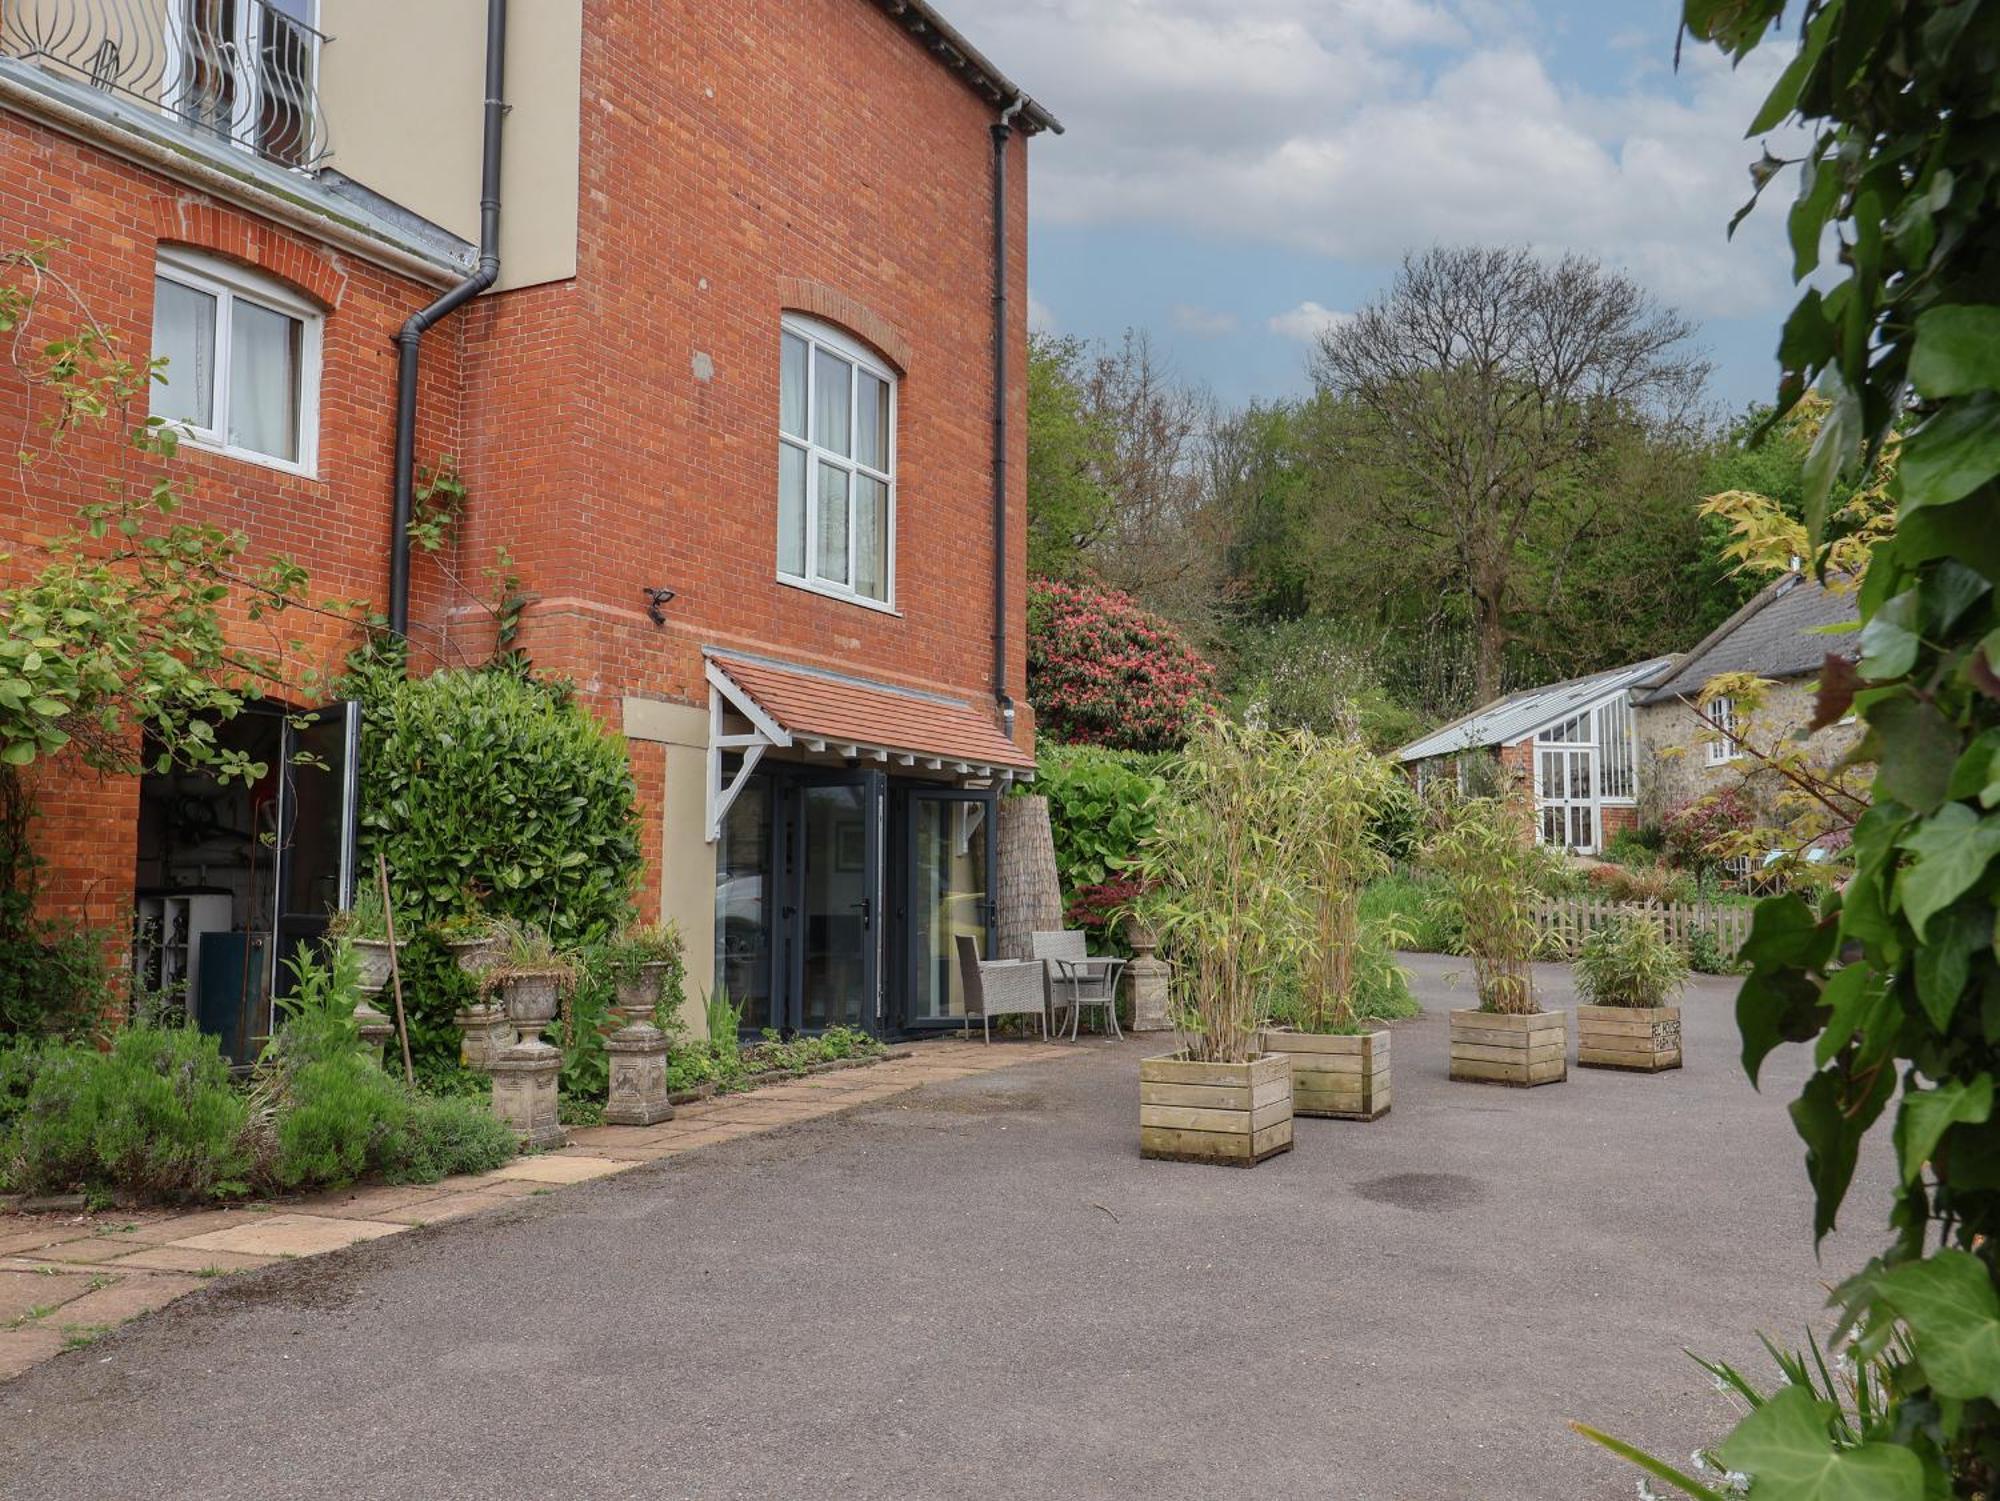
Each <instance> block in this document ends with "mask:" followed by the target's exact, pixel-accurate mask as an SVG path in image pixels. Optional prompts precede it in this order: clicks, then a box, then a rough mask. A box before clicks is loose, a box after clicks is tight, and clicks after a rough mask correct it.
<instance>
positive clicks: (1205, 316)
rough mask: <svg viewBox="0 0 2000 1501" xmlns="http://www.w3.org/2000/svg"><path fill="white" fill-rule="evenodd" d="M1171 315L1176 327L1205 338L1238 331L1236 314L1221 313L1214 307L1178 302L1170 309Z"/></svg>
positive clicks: (1216, 337) (1214, 337) (1218, 336)
mask: <svg viewBox="0 0 2000 1501" xmlns="http://www.w3.org/2000/svg"><path fill="white" fill-rule="evenodd" d="M1168 316H1169V317H1171V318H1172V320H1173V325H1174V327H1175V328H1177V329H1179V330H1181V332H1183V333H1189V334H1194V335H1196V336H1197V337H1199V338H1203V339H1219V338H1221V337H1222V336H1223V335H1224V334H1233V333H1235V332H1236V315H1235V314H1234V313H1219V312H1217V311H1215V310H1214V309H1213V308H1205V307H1194V306H1192V305H1190V304H1188V303H1185V302H1177V303H1175V304H1174V305H1173V307H1172V309H1170V310H1169V314H1168Z"/></svg>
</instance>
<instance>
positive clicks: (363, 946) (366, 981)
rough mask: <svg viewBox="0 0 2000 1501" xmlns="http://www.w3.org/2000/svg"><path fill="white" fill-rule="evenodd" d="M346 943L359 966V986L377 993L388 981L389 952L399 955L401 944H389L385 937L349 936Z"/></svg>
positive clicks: (370, 992) (373, 993)
mask: <svg viewBox="0 0 2000 1501" xmlns="http://www.w3.org/2000/svg"><path fill="white" fill-rule="evenodd" d="M347 943H348V946H349V947H350V948H352V949H353V950H354V957H355V959H356V961H357V962H358V963H359V965H360V968H361V988H362V989H363V990H365V991H367V992H368V994H370V995H375V994H378V993H379V992H380V991H381V990H382V989H383V988H384V987H385V986H387V985H388V983H389V968H390V957H389V956H390V954H391V953H392V952H393V953H394V954H396V955H397V956H398V957H401V954H402V949H403V945H402V944H401V943H400V942H398V943H396V944H394V945H391V944H390V942H389V941H388V940H387V939H386V938H350V939H348V940H347Z"/></svg>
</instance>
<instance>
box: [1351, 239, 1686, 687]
mask: <svg viewBox="0 0 2000 1501" xmlns="http://www.w3.org/2000/svg"><path fill="white" fill-rule="evenodd" d="M1690 333H1691V326H1690V325H1689V324H1688V323H1687V321H1686V320H1685V319H1683V318H1682V317H1680V315H1678V314H1677V313H1674V312H1671V311H1668V310H1665V309H1662V308H1660V307H1658V306H1656V305H1655V304H1654V303H1653V301H1652V300H1651V299H1650V298H1649V297H1648V296H1647V295H1646V294H1645V293H1644V292H1643V291H1641V290H1640V289H1639V287H1638V286H1637V285H1636V284H1635V283H1634V282H1632V281H1631V280H1629V279H1628V278H1626V277H1624V276H1621V275H1619V274H1617V273H1615V272H1611V271H1608V270H1606V269H1605V268H1604V267H1602V266H1601V265H1599V264H1598V263H1597V262H1595V261H1592V260H1589V259H1587V258H1585V257H1582V256H1574V255H1572V256H1566V257H1564V258H1563V259H1562V260H1561V261H1559V262H1557V263H1555V264H1553V265H1549V264H1545V263H1543V262H1542V261H1540V260H1538V259H1536V258H1535V257H1534V256H1533V255H1532V254H1530V253H1529V252H1527V251H1525V250H1494V249H1482V248H1455V249H1452V248H1437V249H1433V250H1429V251H1426V252H1424V253H1422V254H1420V255H1411V256H1407V257H1405V259H1404V261H1403V265H1402V269H1401V271H1400V273H1399V274H1398V275H1397V277H1396V280H1395V283H1394V285H1393V286H1392V287H1391V288H1390V290H1389V292H1388V293H1387V294H1386V295H1385V296H1384V297H1383V298H1381V299H1380V300H1379V301H1377V302H1375V303H1373V304H1371V305H1370V306H1368V307H1365V308H1363V309H1362V310H1361V311H1360V312H1359V313H1358V314H1356V315H1355V317H1354V318H1352V319H1350V320H1348V321H1347V322H1345V323H1342V324H1340V325H1338V326H1336V327H1334V328H1331V329H1329V330H1328V331H1327V332H1326V333H1325V334H1323V335H1322V336H1321V339H1320V343H1319V346H1318V349H1317V351H1316V353H1315V356H1314V360H1313V371H1314V376H1315V379H1316V381H1317V383H1318V385H1319V387H1320V389H1321V391H1322V392H1323V393H1325V394H1327V395H1328V396H1330V397H1332V398H1334V399H1336V400H1337V401H1338V402H1339V403H1340V404H1341V408H1342V410H1343V411H1344V412H1345V413H1346V414H1347V416H1348V418H1349V419H1350V420H1349V421H1347V422H1346V423H1345V424H1344V433H1343V438H1344V442H1345V443H1346V445H1347V446H1348V447H1349V449H1350V450H1351V451H1352V452H1353V453H1354V454H1355V455H1356V456H1357V457H1358V458H1359V460H1360V461H1361V463H1362V464H1363V466H1364V467H1365V468H1366V470H1367V471H1368V476H1369V480H1370V483H1369V485H1368V486H1367V488H1366V490H1365V491H1364V492H1363V494H1362V496H1361V497H1360V499H1361V500H1362V501H1363V503H1364V504H1366V505H1367V506H1369V507H1370V508H1371V509H1372V510H1373V511H1374V513H1375V515H1376V516H1377V518H1378V519H1379V521H1380V523H1381V525H1382V526H1383V528H1384V530H1385V531H1386V532H1388V533H1390V534H1392V535H1394V536H1396V537H1398V539H1399V540H1400V543H1401V545H1402V546H1404V547H1407V548H1409V549H1411V550H1412V551H1413V552H1420V553H1423V554H1426V555H1429V556H1430V557H1431V558H1433V559H1435V560H1436V561H1437V564H1438V565H1439V566H1440V571H1441V572H1442V573H1443V574H1444V575H1445V576H1446V577H1447V578H1448V580H1449V584H1450V588H1451V590H1452V591H1453V592H1454V593H1456V594H1458V595H1459V596H1461V597H1462V598H1463V600H1464V601H1465V604H1466V607H1467V610H1468V612H1469V615H1470V619H1471V628H1472V635H1473V645H1474V672H1473V686H1474V693H1475V696H1476V697H1477V698H1478V699H1480V700H1485V699H1490V698H1494V697H1496V696H1498V695H1499V693H1500V692H1501V690H1502V687H1503V676H1504V671H1505V663H1506V652H1507V646H1508V643H1509V641H1510V640H1512V639H1514V638H1515V637H1516V635H1517V634H1518V633H1519V630H1520V624H1519V621H1520V617H1521V615H1522V614H1523V612H1524V611H1529V610H1532V609H1534V608H1535V606H1536V603H1537V602H1536V601H1535V600H1533V599H1531V598H1529V597H1527V591H1526V590H1525V589H1524V588H1523V587H1522V585H1523V578H1522V575H1523V571H1524V570H1523V559H1524V556H1525V555H1526V554H1527V553H1528V552H1529V550H1530V548H1531V544H1532V542H1533V540H1534V538H1535V536H1536V534H1537V533H1538V532H1539V533H1541V534H1543V535H1542V549H1543V550H1544V551H1545V552H1552V553H1553V554H1554V555H1555V556H1557V557H1560V556H1561V555H1562V554H1563V553H1564V552H1566V551H1567V550H1568V549H1569V548H1570V547H1572V546H1573V545H1574V543H1575V542H1576V541H1577V540H1578V539H1581V538H1583V537H1585V536H1587V535H1589V533H1590V531H1591V529H1592V527H1593V526H1594V524H1595V523H1596V521H1597V518H1598V515H1599V512H1600V510H1601V507H1602V506H1603V504H1604V502H1605V500H1606V498H1607V497H1608V495H1609V494H1610V493H1611V491H1612V487H1611V486H1609V485H1607V484H1606V483H1605V481H1606V479H1607V478H1608V477H1609V475H1610V474H1611V472H1612V471H1613V469H1614V468H1615V466H1616V465H1617V464H1618V463H1620V462H1621V461H1624V460H1629V458H1630V457H1631V454H1632V452H1633V442H1632V440H1633V438H1634V437H1635V436H1636V435H1638V434H1640V433H1642V432H1644V431H1645V430H1646V429H1647V427H1648V426H1649V425H1651V426H1665V427H1668V428H1672V427H1677V426H1681V425H1684V424H1685V423H1686V421H1687V420H1688V418H1689V416H1690V414H1691V412H1692V410H1693V407H1694V403H1695V401H1696V399H1697V397H1698V396H1699V393H1700V390H1701V386H1702V383H1703V381H1704V380H1705V378H1706V375H1707V368H1708V367H1707V365H1706V364H1705V363H1704V362H1703V361H1702V360H1701V359H1700V358H1699V357H1697V356H1695V355H1693V354H1691V353H1689V352H1688V350H1687V341H1688V337H1689V334H1690Z"/></svg>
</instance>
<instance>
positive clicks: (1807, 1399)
mask: <svg viewBox="0 0 2000 1501" xmlns="http://www.w3.org/2000/svg"><path fill="white" fill-rule="evenodd" d="M1835 1411H1836V1409H1835V1407H1834V1405H1833V1404H1832V1403H1831V1402H1822V1401H1821V1400H1819V1399H1818V1398H1817V1397H1815V1396H1813V1394H1812V1393H1811V1392H1810V1391H1808V1390H1807V1389H1806V1388H1805V1387H1803V1386H1788V1387H1786V1388H1785V1389H1784V1390H1783V1391H1781V1392H1779V1393H1778V1394H1777V1395H1776V1396H1774V1397H1772V1398H1771V1399H1770V1400H1769V1401H1767V1402H1765V1403H1764V1404H1763V1406H1761V1407H1759V1408H1757V1409H1756V1411H1754V1412H1752V1413H1751V1414H1750V1415H1749V1416H1748V1417H1746V1418H1745V1419H1744V1420H1743V1421H1742V1422H1741V1423H1738V1424H1737V1425H1736V1431H1735V1432H1733V1433H1731V1434H1730V1435H1729V1437H1728V1438H1726V1439H1724V1440H1723V1441H1722V1443H1721V1445H1720V1446H1719V1447H1718V1448H1717V1450H1716V1453H1717V1455H1718V1456H1719V1457H1720V1458H1721V1460H1722V1462H1723V1463H1724V1464H1726V1465H1728V1466H1729V1468H1730V1469H1732V1470H1740V1471H1742V1472H1743V1473H1744V1474H1746V1475H1748V1476H1750V1477H1751V1479H1750V1484H1751V1488H1752V1490H1753V1492H1754V1493H1755V1495H1756V1496H1757V1501H1924V1467H1923V1464H1922V1462H1921V1461H1920V1460H1918V1458H1917V1456H1916V1455H1915V1454H1914V1453H1913V1452H1911V1451H1910V1450H1908V1449H1905V1448H1903V1447H1901V1446H1899V1445H1896V1444H1883V1443H1874V1444H1862V1445H1860V1446H1859V1447H1857V1448H1838V1447H1836V1446H1835V1444H1834V1442H1833V1435H1832V1434H1831V1432H1830V1431H1829V1429H1828V1425H1829V1423H1830V1422H1831V1421H1832V1419H1833V1416H1834V1413H1835Z"/></svg>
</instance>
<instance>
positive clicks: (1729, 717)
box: [1702, 694, 1743, 766]
mask: <svg viewBox="0 0 2000 1501" xmlns="http://www.w3.org/2000/svg"><path fill="white" fill-rule="evenodd" d="M1702 713H1703V715H1704V716H1706V718H1707V719H1708V723H1709V729H1710V731H1711V736H1710V739H1709V742H1708V764H1709V765H1710V766H1723V765H1726V764H1727V763H1729V762H1731V761H1734V760H1736V759H1737V758H1738V757H1739V756H1741V755H1742V754H1743V752H1742V751H1740V750H1738V749H1737V748H1736V741H1735V739H1734V736H1735V735H1736V700H1735V699H1733V698H1731V697H1729V696H1728V695H1727V694H1717V695H1716V696H1715V697H1714V698H1712V699H1710V700H1709V701H1708V707H1707V708H1706V709H1704V710H1702Z"/></svg>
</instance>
